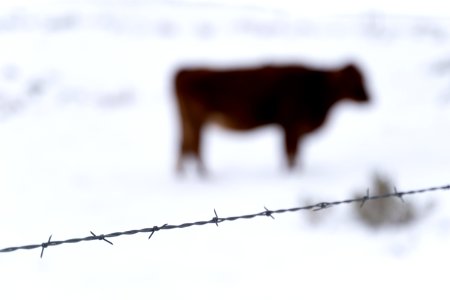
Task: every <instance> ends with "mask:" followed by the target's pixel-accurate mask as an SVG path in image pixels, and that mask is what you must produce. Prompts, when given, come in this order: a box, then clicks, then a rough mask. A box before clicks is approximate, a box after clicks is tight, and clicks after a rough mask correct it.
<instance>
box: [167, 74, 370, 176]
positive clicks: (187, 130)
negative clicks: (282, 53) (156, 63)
mask: <svg viewBox="0 0 450 300" xmlns="http://www.w3.org/2000/svg"><path fill="white" fill-rule="evenodd" d="M175 93H176V97H177V100H178V108H179V112H180V125H181V141H180V150H179V151H180V152H179V158H178V164H177V168H178V170H179V171H181V170H182V169H183V160H184V158H185V157H186V156H187V155H193V156H194V157H195V158H196V159H197V161H198V164H199V169H200V170H203V169H204V167H203V163H202V159H201V136H202V128H203V126H205V125H206V124H207V123H210V122H214V123H218V124H220V125H222V126H224V127H225V128H230V129H235V130H249V129H253V128H256V127H259V126H264V125H270V124H276V125H279V126H281V128H282V129H283V131H284V135H285V150H286V155H287V161H288V165H289V166H290V167H293V166H294V164H295V157H296V152H297V148H298V143H299V140H300V139H301V138H302V136H304V135H305V134H307V133H310V132H312V131H314V130H316V129H317V128H319V127H320V126H321V125H322V124H323V123H324V121H325V120H326V117H327V115H328V112H329V110H330V108H331V107H332V106H333V104H335V103H336V102H338V101H339V100H342V99H353V100H355V101H358V102H365V101H367V100H368V96H367V93H366V89H365V86H364V79H363V77H362V75H361V72H360V71H359V69H358V68H357V67H355V66H353V65H349V66H347V67H345V68H342V69H336V70H319V69H310V68H306V67H303V66H295V65H294V66H266V67H260V68H249V69H230V70H213V69H206V68H205V69H202V68H196V69H183V70H180V71H179V72H178V73H177V74H176V76H175Z"/></svg>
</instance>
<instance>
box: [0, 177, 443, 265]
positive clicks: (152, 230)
mask: <svg viewBox="0 0 450 300" xmlns="http://www.w3.org/2000/svg"><path fill="white" fill-rule="evenodd" d="M449 189H450V184H449V185H443V186H435V187H428V188H423V189H416V190H409V191H403V192H399V191H397V188H396V187H394V192H392V193H388V194H383V195H375V196H370V195H369V190H367V193H366V195H365V196H364V197H360V198H353V199H346V200H339V201H332V202H319V203H316V204H311V205H306V206H299V207H292V208H283V209H277V210H270V209H268V208H267V207H264V211H262V212H258V213H254V214H247V215H239V216H231V217H219V215H218V214H217V211H216V210H215V209H214V216H213V217H212V218H211V219H210V220H205V221H195V222H188V223H182V224H179V225H171V224H164V225H162V226H153V227H148V228H143V229H133V230H127V231H119V232H113V233H108V234H101V235H96V234H95V233H93V232H92V231H91V232H90V233H91V235H90V236H87V237H83V238H71V239H67V240H61V241H52V235H50V237H49V238H48V241H47V242H44V243H40V244H32V245H25V246H14V247H7V248H3V249H0V253H9V252H13V251H17V250H32V249H37V248H41V258H42V256H43V254H44V250H45V249H46V248H48V247H53V246H59V245H62V244H75V243H80V242H88V241H96V240H101V241H105V242H107V243H109V244H110V245H113V243H112V242H111V241H109V240H108V239H111V238H115V237H119V236H123V235H135V234H138V233H150V235H149V236H148V239H150V238H151V237H152V236H153V235H154V234H155V232H157V231H160V230H171V229H182V228H188V227H192V226H203V225H207V224H215V225H216V226H219V224H220V223H223V222H231V221H237V220H241V219H253V218H256V217H270V218H272V219H274V215H275V214H283V213H288V212H297V211H301V210H310V211H318V210H323V209H327V208H330V207H333V206H337V205H341V204H350V203H356V202H359V203H361V207H362V206H363V205H364V204H365V203H366V202H367V201H372V200H380V199H386V198H391V197H396V198H398V199H399V200H401V201H402V202H405V200H404V198H403V197H404V196H408V195H415V194H422V193H429V192H435V191H443V190H449Z"/></svg>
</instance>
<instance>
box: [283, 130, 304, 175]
mask: <svg viewBox="0 0 450 300" xmlns="http://www.w3.org/2000/svg"><path fill="white" fill-rule="evenodd" d="M283 129H284V147H285V151H286V159H287V165H288V167H289V169H292V168H293V167H294V166H295V163H296V158H297V150H298V143H299V139H300V136H299V134H298V132H297V131H296V130H295V129H294V128H292V127H289V126H285V127H284V128H283Z"/></svg>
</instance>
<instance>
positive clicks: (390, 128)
mask: <svg viewBox="0 0 450 300" xmlns="http://www.w3.org/2000/svg"><path fill="white" fill-rule="evenodd" d="M0 3H1V4H0V138H1V146H0V248H6V247H9V246H19V245H26V244H35V243H36V244H39V243H42V242H45V241H47V240H48V236H49V235H50V234H52V235H53V237H52V239H53V240H64V239H68V238H74V237H85V236H89V235H90V233H89V232H90V231H93V232H94V233H96V234H106V233H110V232H115V231H121V230H128V229H139V228H144V227H152V226H154V225H163V224H166V223H169V224H180V223H183V222H190V221H199V220H210V219H211V218H212V217H214V209H216V211H217V213H218V215H219V216H222V217H225V216H233V215H241V214H249V213H256V212H260V211H263V210H264V207H267V208H268V209H273V210H275V209H278V208H289V207H296V206H301V205H308V204H312V203H317V202H322V201H335V200H342V199H347V198H353V197H361V196H364V195H366V193H367V190H369V192H370V194H371V195H375V194H384V193H389V192H393V191H394V188H395V189H397V190H399V191H403V190H411V189H418V188H426V187H430V186H439V185H444V184H449V183H450V182H449V166H450V158H449V155H448V153H449V152H450V143H448V141H447V139H446V137H447V134H448V129H449V128H450V118H449V115H450V55H449V50H450V13H449V12H448V11H447V10H446V9H445V8H443V7H442V4H441V2H440V1H426V2H425V1H397V2H395V3H392V1H351V0H343V1H339V3H337V2H334V1H325V0H322V1H314V2H313V3H311V1H296V2H295V3H294V2H293V1H287V0H286V1H284V0H278V1H271V0H265V1H252V0H246V1H220V0H217V1H206V0H205V1H188V0H180V1H176V0H172V1H150V0H148V1H144V0H132V1H125V0H90V1H88V0H80V1H69V0H58V1H57V0H37V1H33V2H30V1H14V2H11V1H1V2H0ZM439 4H441V6H439ZM348 62H355V63H358V65H360V66H361V68H362V70H363V71H364V74H365V75H366V79H367V87H368V89H369V92H370V95H371V103H370V105H364V106H359V105H354V104H351V103H340V104H339V105H337V106H336V107H334V108H333V110H332V113H331V115H330V118H329V119H328V121H327V123H326V124H325V126H323V127H322V128H321V129H320V130H318V131H316V132H315V133H314V134H311V135H310V136H308V137H307V138H306V140H305V141H304V143H303V144H302V148H301V150H302V153H301V156H300V159H301V167H298V168H296V169H295V170H294V171H293V172H287V171H286V170H285V168H284V156H283V149H282V135H281V132H279V130H278V129H277V128H275V127H270V126H269V127H264V128H261V129H257V130H253V131H250V132H245V133H235V132H231V131H226V130H224V129H221V128H219V127H216V126H210V127H208V128H207V129H206V131H205V145H204V146H205V149H204V154H205V162H206V164H207V166H208V169H209V171H210V173H211V174H210V175H211V176H210V177H208V178H206V179H205V178H200V177H198V176H197V175H196V174H195V172H192V173H188V174H186V176H184V177H183V178H179V177H177V176H176V175H175V163H176V154H177V142H178V137H179V136H178V134H179V132H178V119H177V111H176V105H175V100H174V93H173V75H174V74H175V72H176V71H177V70H178V69H179V68H180V67H184V66H190V65H194V66H195V65H203V66H212V67H230V66H233V67H241V66H242V67H244V66H256V65H261V64H267V63H270V64H285V63H296V64H297V63H298V64H307V65H312V66H318V67H324V68H334V67H339V66H342V65H343V64H346V63H348ZM448 198H449V194H448V192H444V191H441V192H435V193H427V194H421V195H415V196H405V197H404V200H405V203H403V202H402V201H400V200H399V199H385V200H383V201H379V202H376V203H366V204H365V205H364V206H363V207H362V208H361V207H360V206H359V205H356V206H351V205H341V206H337V207H333V208H330V209H328V210H323V211H317V212H299V213H293V214H283V215H277V216H275V218H276V219H275V220H272V219H270V218H257V219H254V220H251V221H248V220H246V221H236V222H230V223H223V224H221V225H220V226H219V227H218V228H216V226H215V225H211V226H202V227H194V228H188V229H183V230H170V231H161V232H156V233H155V235H154V236H153V237H152V239H151V240H150V241H148V240H147V236H146V235H145V234H143V235H135V236H131V237H120V238H116V239H112V240H111V241H112V242H113V243H114V246H111V245H108V244H107V243H104V242H102V241H92V242H86V243H80V244H74V245H62V246H58V247H50V248H48V249H46V250H45V253H44V257H43V259H42V260H41V259H39V254H40V249H36V250H30V251H23V250H22V251H17V252H13V253H2V254H0V270H1V272H0V282H2V288H1V289H0V297H1V298H2V299H3V298H4V299H24V298H30V297H37V298H43V297H45V298H47V299H56V298H61V296H63V297H64V298H65V299H80V298H83V299H99V298H108V299H148V298H150V297H151V298H157V299H180V298H196V299H207V298H208V299H209V298H211V297H214V298H217V299H229V298H230V297H233V298H237V299H243V298H258V299H274V298H278V299H298V298H300V297H308V298H311V297H314V298H325V297H326V298H330V297H336V296H338V297H346V298H347V299H360V298H361V297H364V298H366V299H379V298H380V297H389V298H393V297H396V296H397V297H398V296H401V297H403V298H409V297H420V298H423V297H430V298H433V299H446V298H447V297H448V291H447V287H446V277H445V276H441V275H440V272H439V271H441V270H442V271H443V270H445V269H446V268H448V267H449V263H448V260H447V259H446V254H445V253H448V251H449V248H450V244H449V241H450V236H449V233H450V232H449V230H450V214H449V212H448V208H449V205H448V201H446V200H448Z"/></svg>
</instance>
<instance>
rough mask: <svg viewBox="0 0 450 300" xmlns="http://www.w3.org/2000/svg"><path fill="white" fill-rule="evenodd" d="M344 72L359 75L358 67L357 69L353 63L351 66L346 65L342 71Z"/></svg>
mask: <svg viewBox="0 0 450 300" xmlns="http://www.w3.org/2000/svg"><path fill="white" fill-rule="evenodd" d="M342 71H344V72H346V73H347V72H348V73H350V72H351V73H358V67H356V65H355V64H353V63H350V64H348V65H346V66H345V67H344V68H343V69H342Z"/></svg>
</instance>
